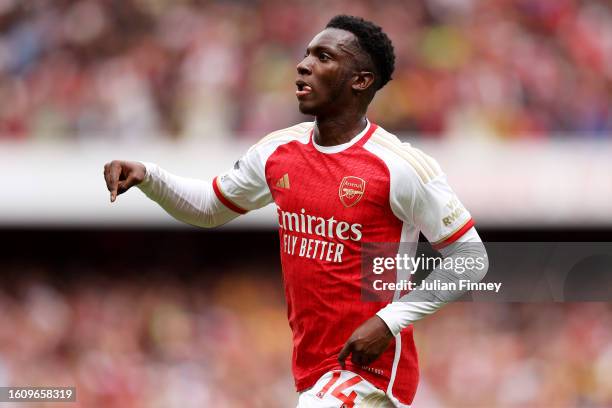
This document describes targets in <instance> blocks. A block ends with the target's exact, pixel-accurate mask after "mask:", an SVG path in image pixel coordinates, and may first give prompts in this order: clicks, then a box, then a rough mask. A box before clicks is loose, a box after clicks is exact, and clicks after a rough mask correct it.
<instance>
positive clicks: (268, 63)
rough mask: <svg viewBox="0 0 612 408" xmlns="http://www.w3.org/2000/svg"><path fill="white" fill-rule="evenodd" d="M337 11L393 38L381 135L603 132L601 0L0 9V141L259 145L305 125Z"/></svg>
mask: <svg viewBox="0 0 612 408" xmlns="http://www.w3.org/2000/svg"><path fill="white" fill-rule="evenodd" d="M337 13H346V14H354V15H360V16H364V17H366V18H368V19H370V20H373V21H375V22H377V23H378V24H380V25H381V26H383V28H384V30H385V31H387V32H388V33H389V35H390V36H391V38H392V40H393V41H394V44H395V49H396V54H397V66H396V72H395V74H394V80H393V81H392V82H391V83H390V84H389V85H388V86H387V87H386V88H385V89H384V90H383V91H382V92H381V93H380V94H379V95H378V96H377V97H376V99H375V102H374V104H373V107H372V110H371V112H370V118H371V119H373V120H375V121H376V122H378V123H380V124H382V125H383V126H384V127H386V128H387V129H389V130H393V131H398V132H399V131H401V132H411V133H414V134H417V135H423V136H424V137H447V138H448V137H457V136H459V137H484V138H493V137H498V138H510V137H513V138H515V137H549V136H559V135H567V134H571V135H580V137H609V136H610V134H611V132H610V131H611V129H612V109H611V108H610V106H612V104H611V102H612V3H610V2H609V1H607V0H493V1H488V0H418V1H384V2H379V1H373V0H340V1H333V2H331V1H323V0H311V1H306V0H300V1H280V0H260V1H253V2H247V1H238V0H235V1H229V0H227V1H206V0H180V1H170V0H104V1H103V0H77V1H75V0H26V1H20V0H2V1H0V138H8V139H32V138H37V139H39V138H41V139H45V138H47V139H48V138H92V137H100V138H104V139H113V138H114V139H128V140H148V139H151V138H153V137H168V138H175V139H186V138H196V139H201V140H212V139H216V138H225V137H245V138H254V139H255V138H259V137H261V136H263V135H264V134H265V133H268V132H270V131H272V130H275V129H278V128H282V127H286V126H288V125H290V124H293V123H295V122H297V121H302V120H304V119H305V118H304V117H303V116H301V115H300V114H299V113H298V112H297V106H296V101H295V96H294V90H295V86H294V84H293V82H294V79H295V65H296V64H297V62H299V60H300V59H301V57H302V55H303V53H304V49H305V46H306V44H307V43H308V42H309V41H310V39H311V38H312V37H313V35H314V34H316V33H317V32H318V31H320V30H321V29H322V28H323V27H324V25H325V24H326V22H327V21H328V20H329V18H330V17H332V16H333V15H335V14H337ZM228 135H233V136H228Z"/></svg>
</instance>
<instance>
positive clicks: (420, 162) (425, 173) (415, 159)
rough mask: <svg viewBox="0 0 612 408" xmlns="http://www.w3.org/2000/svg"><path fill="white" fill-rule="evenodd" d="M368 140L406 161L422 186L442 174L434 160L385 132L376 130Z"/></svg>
mask: <svg viewBox="0 0 612 408" xmlns="http://www.w3.org/2000/svg"><path fill="white" fill-rule="evenodd" d="M370 140H371V141H372V142H374V143H377V144H378V145H380V146H382V147H384V148H386V149H388V150H391V151H392V152H393V153H395V154H397V155H398V156H400V157H401V158H403V159H404V160H406V161H407V162H408V163H409V164H410V166H411V167H412V168H413V169H414V171H415V172H416V174H417V175H418V176H419V178H420V179H421V181H422V182H423V183H424V184H427V183H429V182H430V181H431V180H433V179H434V178H436V177H438V176H439V175H440V174H442V169H441V168H440V166H439V165H438V163H437V162H436V161H435V160H434V159H432V158H431V157H429V156H428V155H426V154H425V153H423V152H422V151H420V150H419V149H417V148H414V147H412V146H410V144H409V143H402V142H401V141H400V140H399V139H398V138H397V137H395V136H393V135H392V134H390V133H388V132H387V131H385V130H382V129H380V128H379V129H376V132H374V134H373V135H372V137H371V138H370Z"/></svg>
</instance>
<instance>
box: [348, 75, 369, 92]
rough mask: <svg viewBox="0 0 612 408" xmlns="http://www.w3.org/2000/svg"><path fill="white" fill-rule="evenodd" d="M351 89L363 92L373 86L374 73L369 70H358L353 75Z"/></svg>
mask: <svg viewBox="0 0 612 408" xmlns="http://www.w3.org/2000/svg"><path fill="white" fill-rule="evenodd" d="M353 78H354V79H353V85H352V88H353V90H355V91H357V92H363V91H365V90H367V89H368V88H370V87H371V86H374V73H373V72H370V71H359V72H357V73H356V74H355V76H354V77H353Z"/></svg>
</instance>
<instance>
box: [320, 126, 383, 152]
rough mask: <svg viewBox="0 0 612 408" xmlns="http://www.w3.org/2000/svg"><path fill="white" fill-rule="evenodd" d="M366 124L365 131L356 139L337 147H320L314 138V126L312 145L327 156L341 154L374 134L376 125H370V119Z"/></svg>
mask: <svg viewBox="0 0 612 408" xmlns="http://www.w3.org/2000/svg"><path fill="white" fill-rule="evenodd" d="M366 122H367V123H366V127H365V129H363V130H362V131H361V132H359V133H358V134H357V135H356V136H355V137H353V138H352V139H351V140H349V141H348V142H346V143H342V144H339V145H335V146H321V145H318V144H317V142H315V140H314V137H313V135H314V126H313V128H312V130H311V131H310V141H311V143H312V145H313V146H314V148H315V149H317V150H318V151H319V152H321V153H325V154H333V153H340V152H342V151H344V150H346V149H348V148H349V147H351V146H353V145H354V144H357V143H358V142H359V141H361V140H362V139H364V137H366V135H367V136H368V137H369V136H370V135H371V134H372V132H373V131H374V130H375V128H376V125H374V124H372V123H370V121H369V120H368V119H366ZM315 126H316V122H315Z"/></svg>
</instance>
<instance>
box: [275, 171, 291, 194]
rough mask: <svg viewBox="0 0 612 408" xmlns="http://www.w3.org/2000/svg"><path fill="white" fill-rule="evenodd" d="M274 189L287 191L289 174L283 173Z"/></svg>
mask: <svg viewBox="0 0 612 408" xmlns="http://www.w3.org/2000/svg"><path fill="white" fill-rule="evenodd" d="M276 187H280V188H286V189H287V190H288V189H289V173H285V175H284V176H283V177H281V178H279V179H278V181H277V182H276Z"/></svg>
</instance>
